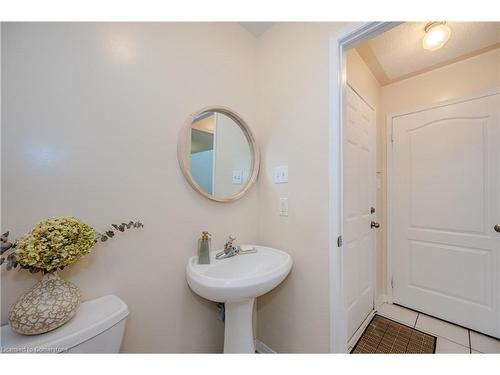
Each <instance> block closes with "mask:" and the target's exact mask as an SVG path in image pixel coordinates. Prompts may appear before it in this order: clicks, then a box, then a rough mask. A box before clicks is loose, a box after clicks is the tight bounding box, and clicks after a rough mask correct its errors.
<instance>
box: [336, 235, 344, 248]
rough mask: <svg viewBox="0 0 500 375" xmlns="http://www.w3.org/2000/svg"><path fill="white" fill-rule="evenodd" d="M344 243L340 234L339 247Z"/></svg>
mask: <svg viewBox="0 0 500 375" xmlns="http://www.w3.org/2000/svg"><path fill="white" fill-rule="evenodd" d="M343 243H344V242H343V240H342V236H339V237H338V238H337V246H338V247H342V244H343Z"/></svg>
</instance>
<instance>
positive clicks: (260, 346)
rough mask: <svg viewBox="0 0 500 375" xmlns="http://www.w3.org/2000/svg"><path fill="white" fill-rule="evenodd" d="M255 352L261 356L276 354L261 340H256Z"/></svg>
mask: <svg viewBox="0 0 500 375" xmlns="http://www.w3.org/2000/svg"><path fill="white" fill-rule="evenodd" d="M255 350H256V351H257V353H260V354H274V353H276V352H275V351H274V350H272V349H271V348H270V347H269V346H267V345H266V344H264V343H263V342H262V341H260V340H255Z"/></svg>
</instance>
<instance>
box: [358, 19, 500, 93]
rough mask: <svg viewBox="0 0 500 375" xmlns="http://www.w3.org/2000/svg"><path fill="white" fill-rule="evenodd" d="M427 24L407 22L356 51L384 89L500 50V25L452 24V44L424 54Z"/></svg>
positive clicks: (482, 23) (449, 42)
mask: <svg viewBox="0 0 500 375" xmlns="http://www.w3.org/2000/svg"><path fill="white" fill-rule="evenodd" d="M426 23H427V22H405V23H403V24H401V25H399V26H396V27H395V28H393V29H391V30H389V31H387V32H385V33H383V34H381V35H379V36H377V37H375V38H374V39H371V40H370V41H368V42H367V43H365V44H362V45H360V46H359V47H357V48H356V49H357V51H358V53H359V54H360V55H361V57H362V58H363V60H364V61H365V62H366V63H367V65H368V66H369V67H370V69H371V70H372V72H373V74H374V75H375V76H376V78H377V79H378V81H379V82H380V84H381V85H385V84H388V83H392V82H395V81H398V80H401V79H404V78H408V77H410V76H413V75H416V74H420V73H423V72H425V71H428V70H431V69H435V68H437V67H439V66H443V65H446V64H449V63H452V62H455V61H458V60H462V59H464V58H467V57H471V56H474V55H477V54H479V53H482V52H485V51H487V50H490V49H494V48H500V22H448V23H447V25H448V26H449V27H450V29H451V38H450V40H449V41H448V43H446V44H445V46H444V47H442V48H441V49H439V50H437V51H433V52H431V51H427V50H424V49H423V48H422V38H423V37H424V35H425V32H424V27H425V25H426Z"/></svg>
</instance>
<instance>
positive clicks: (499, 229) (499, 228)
mask: <svg viewBox="0 0 500 375" xmlns="http://www.w3.org/2000/svg"><path fill="white" fill-rule="evenodd" d="M493 229H495V231H496V232H498V233H500V224H497V225H495V226H494V227H493Z"/></svg>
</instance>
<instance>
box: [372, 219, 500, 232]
mask: <svg viewBox="0 0 500 375" xmlns="http://www.w3.org/2000/svg"><path fill="white" fill-rule="evenodd" d="M371 227H372V228H380V224H379V223H377V222H376V221H372V224H371ZM498 231H499V232H500V226H499V227H498Z"/></svg>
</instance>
